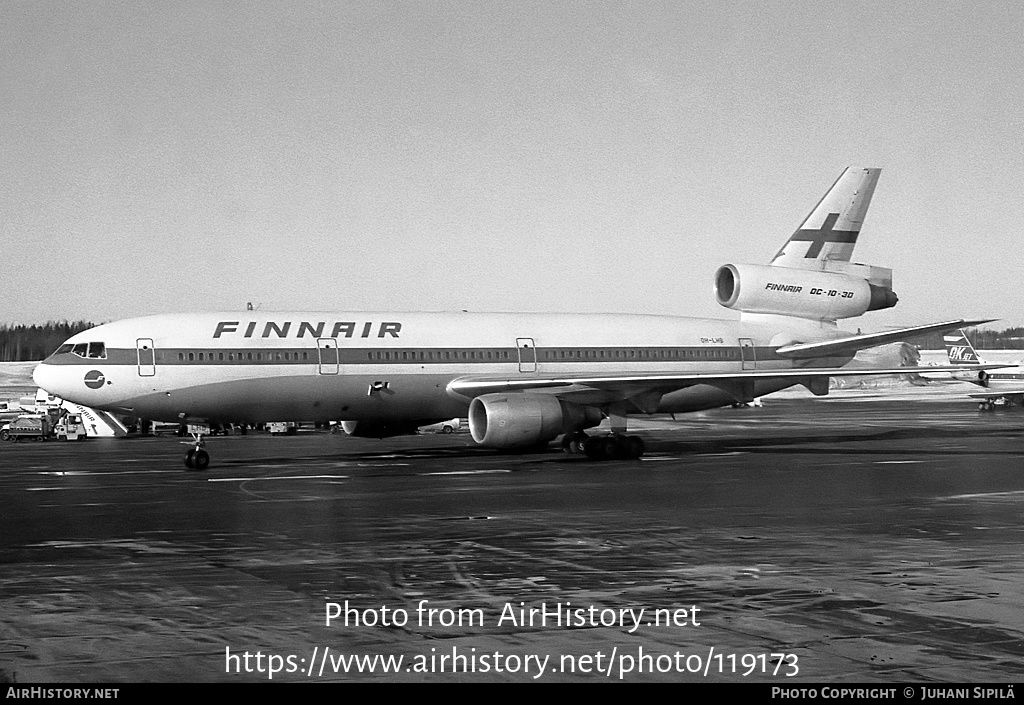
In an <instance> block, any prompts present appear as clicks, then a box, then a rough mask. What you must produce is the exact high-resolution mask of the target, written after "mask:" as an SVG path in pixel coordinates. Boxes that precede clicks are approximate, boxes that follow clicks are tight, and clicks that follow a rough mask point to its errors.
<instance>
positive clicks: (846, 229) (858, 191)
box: [772, 167, 882, 269]
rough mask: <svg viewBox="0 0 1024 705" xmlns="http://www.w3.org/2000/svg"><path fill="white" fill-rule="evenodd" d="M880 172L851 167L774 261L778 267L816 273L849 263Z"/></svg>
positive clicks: (773, 263)
mask: <svg viewBox="0 0 1024 705" xmlns="http://www.w3.org/2000/svg"><path fill="white" fill-rule="evenodd" d="M881 173H882V170H881V169H863V168H858V167H848V168H847V169H846V171H844V172H843V173H842V174H841V175H840V176H839V179H838V180H836V182H835V183H834V184H833V185H832V188H830V189H829V190H828V193H826V194H825V197H824V198H822V199H821V201H819V202H818V205H817V206H815V207H814V210H812V211H811V213H810V215H808V216H807V217H806V218H805V219H804V222H803V223H802V224H801V225H800V227H799V228H798V229H797V231H796V232H795V233H793V234H792V235H791V236H790V238H789V240H788V241H787V242H786V244H785V245H783V246H782V249H781V250H779V253H778V254H777V255H775V258H774V259H773V260H772V265H774V266H776V267H797V268H800V269H811V268H813V269H817V268H820V267H821V266H822V261H830V262H849V261H850V257H852V256H853V247H854V245H856V244H857V236H858V235H860V228H861V225H863V223H864V217H865V216H866V215H867V212H868V205H869V204H870V203H871V196H872V195H873V194H874V192H875V184H877V183H878V175H879V174H881Z"/></svg>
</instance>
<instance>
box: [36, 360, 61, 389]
mask: <svg viewBox="0 0 1024 705" xmlns="http://www.w3.org/2000/svg"><path fill="white" fill-rule="evenodd" d="M32 381H33V382H35V383H36V386H37V387H39V388H41V389H45V390H46V391H47V392H49V393H50V394H56V395H57V396H60V390H59V389H58V387H59V386H60V385H59V382H58V374H57V369H56V368H55V367H54V366H53V365H47V364H46V363H45V362H43V363H41V364H38V365H36V368H35V369H34V370H32Z"/></svg>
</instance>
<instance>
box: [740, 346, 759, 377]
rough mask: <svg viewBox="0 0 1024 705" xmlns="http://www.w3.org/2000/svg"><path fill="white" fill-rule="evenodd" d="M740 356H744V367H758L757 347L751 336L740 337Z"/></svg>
mask: <svg viewBox="0 0 1024 705" xmlns="http://www.w3.org/2000/svg"><path fill="white" fill-rule="evenodd" d="M740 356H741V357H742V358H743V369H745V370H756V369H757V349H756V348H755V347H754V341H753V340H751V339H750V338H740Z"/></svg>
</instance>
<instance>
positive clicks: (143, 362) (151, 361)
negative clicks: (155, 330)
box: [135, 338, 156, 377]
mask: <svg viewBox="0 0 1024 705" xmlns="http://www.w3.org/2000/svg"><path fill="white" fill-rule="evenodd" d="M135 352H136V354H137V355H138V360H139V377H153V376H154V375H156V351H155V350H154V349H153V339H152V338H139V339H138V340H136V341H135Z"/></svg>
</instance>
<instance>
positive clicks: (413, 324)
mask: <svg viewBox="0 0 1024 705" xmlns="http://www.w3.org/2000/svg"><path fill="white" fill-rule="evenodd" d="M837 335H839V333H838V332H837V331H836V328H835V326H834V325H832V324H828V323H819V322H815V321H805V320H801V319H796V318H782V317H765V320H762V321H754V322H740V321H722V320H713V319H696V318H680V317H671V316H649V315H626V314H503V313H393V312H392V313H387V312H384V313H381V312H340V313H338V312H329V313H328V312H294V311H293V312H276V313H267V312H262V311H261V312H258V313H256V312H244V313H235V312H229V313H204V314H176V315H175V314H169V315H156V316H147V317H142V318H134V319H127V320H123V321H118V322H115V323H109V324H105V325H101V326H98V327H96V328H93V329H91V330H88V331H85V332H83V333H79V334H78V335H76V336H74V337H72V338H71V339H69V340H68V341H67V342H66V343H65V344H64V345H62V346H61V348H60V349H58V351H57V352H56V353H54V354H53V355H51V356H50V357H49V358H47V359H46V360H45V361H44V362H43V363H41V364H40V365H39V366H38V367H37V368H36V370H35V372H34V378H35V380H36V382H37V384H39V386H40V387H42V388H43V389H46V390H47V391H49V392H52V393H54V394H57V395H59V396H61V397H63V398H64V399H67V400H69V401H73V402H76V403H78V404H83V405H86V406H90V407H94V408H100V409H108V410H114V411H123V412H128V413H131V414H133V415H135V416H138V417H140V418H145V419H152V420H158V421H159V420H163V421H190V420H197V421H199V420H201V421H207V422H212V423H220V422H243V423H244V422H249V423H253V422H264V421H269V420H292V421H307V422H314V421H315V422H322V421H329V420H349V419H354V420H364V421H377V422H394V421H402V422H410V423H411V422H417V423H418V422H424V421H437V420H442V419H450V418H453V417H457V416H463V417H464V416H466V413H467V410H468V407H469V403H470V401H471V400H470V399H469V398H467V397H464V396H461V395H459V394H457V393H455V392H453V391H451V390H449V389H448V386H449V384H450V383H451V382H453V381H455V380H460V379H466V378H486V379H528V378H530V377H540V376H548V377H550V376H555V375H559V376H561V375H604V376H608V375H636V374H656V373H663V374H672V373H690V372H708V373H715V372H731V371H739V370H749V369H759V370H765V369H791V368H792V367H793V365H794V363H793V361H792V360H789V359H783V358H780V357H779V356H777V355H776V354H775V350H776V349H777V348H778V347H779V346H781V345H785V344H789V343H792V342H793V341H795V340H799V341H812V340H823V339H829V338H833V337H836V336H837ZM848 359H849V358H847V357H844V358H839V359H835V358H833V359H830V360H827V361H815V362H816V363H817V362H828V363H830V364H833V365H836V364H843V363H845V362H846V361H848ZM807 362H808V361H806V360H804V361H803V364H805V365H806V364H807ZM794 383H796V381H795V380H792V381H791V380H778V379H775V380H771V381H758V382H756V383H755V389H754V394H755V395H756V396H760V395H762V394H766V393H769V392H772V391H776V390H778V389H780V388H784V387H786V386H790V385H792V384H794ZM732 401H734V397H733V396H732V395H730V394H729V393H727V392H726V391H723V390H722V389H720V388H717V387H714V386H710V385H705V384H695V385H692V386H688V387H685V388H683V389H678V390H676V391H672V392H669V393H667V394H665V395H664V396H663V397H662V398H661V400H660V402H659V403H658V405H657V408H656V409H653V410H652V411H658V412H677V411H688V410H695V409H704V408H711V407H715V406H722V405H726V404H729V403H731V402H732Z"/></svg>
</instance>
